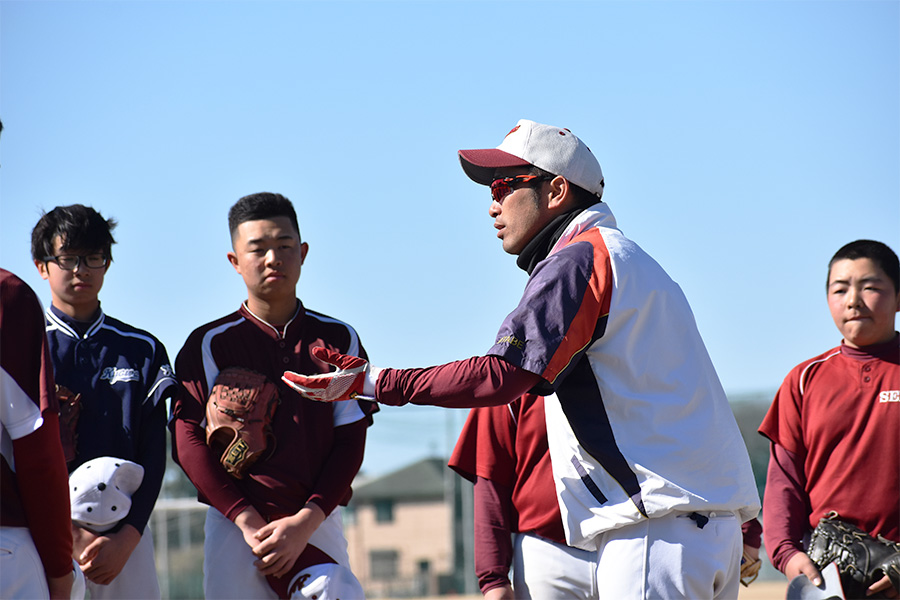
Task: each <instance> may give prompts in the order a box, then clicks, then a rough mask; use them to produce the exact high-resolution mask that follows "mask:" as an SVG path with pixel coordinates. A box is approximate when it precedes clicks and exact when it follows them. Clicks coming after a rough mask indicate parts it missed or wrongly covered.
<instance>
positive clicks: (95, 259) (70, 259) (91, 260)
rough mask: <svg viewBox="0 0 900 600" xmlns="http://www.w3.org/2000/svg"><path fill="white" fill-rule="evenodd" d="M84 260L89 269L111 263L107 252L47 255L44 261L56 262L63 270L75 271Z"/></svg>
mask: <svg viewBox="0 0 900 600" xmlns="http://www.w3.org/2000/svg"><path fill="white" fill-rule="evenodd" d="M82 261H84V265H85V266H86V267H88V268H89V269H102V268H103V267H105V266H106V265H108V264H109V257H108V256H106V255H105V254H86V255H84V256H77V255H76V256H45V257H44V262H55V263H56V264H57V266H58V267H59V268H60V269H62V270H63V271H74V270H75V269H77V268H78V265H80V264H81V263H82Z"/></svg>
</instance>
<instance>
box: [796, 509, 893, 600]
mask: <svg viewBox="0 0 900 600" xmlns="http://www.w3.org/2000/svg"><path fill="white" fill-rule="evenodd" d="M837 517H838V514H837V513H835V512H831V513H829V514H828V515H826V516H825V518H824V519H821V520H820V521H819V524H818V525H817V526H816V528H815V529H814V530H813V533H812V537H811V538H810V542H809V551H808V554H809V557H810V559H812V561H813V562H814V563H815V565H816V567H818V569H819V570H822V569H823V568H824V567H825V565H827V564H828V563H832V562H833V563H834V564H835V566H837V568H838V572H840V574H841V585H842V586H843V588H844V592H845V594H846V595H847V597H848V598H865V597H866V590H867V589H868V588H869V586H871V585H872V584H873V583H875V582H876V581H879V580H880V579H882V578H883V577H884V576H885V575H887V576H888V577H889V578H890V580H891V585H893V586H894V589H897V590H900V544H897V543H895V542H891V541H889V540H886V539H885V538H883V537H881V536H878V538H874V537H872V536H871V535H869V534H868V533H866V532H865V531H863V530H862V529H860V528H859V527H856V526H855V525H852V524H850V523H847V522H846V521H841V520H840V519H838V518H837Z"/></svg>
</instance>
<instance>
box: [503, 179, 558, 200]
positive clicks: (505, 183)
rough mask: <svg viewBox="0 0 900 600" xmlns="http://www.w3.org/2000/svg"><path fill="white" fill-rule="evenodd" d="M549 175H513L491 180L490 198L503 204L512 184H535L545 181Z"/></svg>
mask: <svg viewBox="0 0 900 600" xmlns="http://www.w3.org/2000/svg"><path fill="white" fill-rule="evenodd" d="M547 179H549V177H546V176H543V175H514V176H513V177H501V178H500V179H495V180H494V181H492V182H491V198H493V199H494V202H496V203H498V204H503V199H504V198H505V197H506V196H507V194H511V193H512V191H513V186H514V185H524V184H532V185H533V184H535V183H538V182H539V181H545V180H547Z"/></svg>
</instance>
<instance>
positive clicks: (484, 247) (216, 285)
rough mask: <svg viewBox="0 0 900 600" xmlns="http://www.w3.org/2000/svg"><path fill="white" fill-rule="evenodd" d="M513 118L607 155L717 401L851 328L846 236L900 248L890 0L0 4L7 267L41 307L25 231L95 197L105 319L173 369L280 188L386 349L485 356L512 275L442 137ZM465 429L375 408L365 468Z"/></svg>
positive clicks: (460, 139)
mask: <svg viewBox="0 0 900 600" xmlns="http://www.w3.org/2000/svg"><path fill="white" fill-rule="evenodd" d="M520 118H529V119H533V120H536V121H540V122H544V123H550V124H553V125H558V126H563V127H567V128H569V129H571V130H572V131H573V132H574V133H575V134H576V135H578V136H579V137H581V138H582V139H583V140H584V141H585V142H586V143H587V144H588V145H589V146H590V147H591V148H592V150H593V151H594V153H595V154H596V155H597V157H598V159H599V161H600V164H601V165H602V166H603V170H604V173H605V175H606V181H607V186H606V195H605V198H604V199H605V200H606V201H607V202H608V203H609V205H610V206H611V208H612V210H613V212H614V213H615V215H616V217H617V219H618V221H619V225H620V227H621V228H622V229H623V231H624V232H625V233H626V234H627V235H628V236H629V237H631V238H632V239H634V240H635V241H637V242H638V243H639V244H641V245H642V246H643V247H644V248H645V249H647V250H648V251H649V252H650V253H651V254H652V255H653V256H654V257H655V258H656V259H657V260H658V261H659V262H660V263H661V264H662V265H663V266H664V267H665V268H666V269H667V270H668V271H669V273H670V274H671V275H672V277H673V278H674V279H675V280H676V281H677V282H678V283H679V284H680V285H681V286H682V288H683V289H684V290H685V292H686V294H687V296H688V298H689V299H690V301H691V304H692V306H693V309H694V313H695V316H696V319H697V322H698V325H699V327H700V330H701V333H702V334H703V336H704V339H705V340H706V343H707V346H708V348H709V351H710V355H711V356H712V359H713V362H714V363H715V365H716V367H717V369H718V371H719V374H720V377H721V379H722V382H723V385H724V386H725V389H726V390H727V391H728V392H729V393H730V394H743V393H751V392H759V391H761V392H764V393H770V392H772V391H774V389H775V388H777V386H778V385H779V383H780V382H781V380H782V378H783V377H784V375H785V374H786V373H787V372H788V370H789V369H790V368H791V367H792V366H794V365H795V364H797V363H798V362H800V361H801V360H803V359H805V358H808V357H811V356H813V355H815V354H818V353H819V352H821V351H824V350H825V349H827V348H829V347H831V346H834V345H836V344H837V343H839V341H840V336H839V334H838V332H837V330H836V329H835V328H834V326H833V324H832V322H831V318H830V316H829V314H828V310H827V307H826V304H825V298H824V278H825V266H826V264H827V262H828V260H829V258H830V257H831V255H832V254H833V253H834V251H835V250H837V248H839V247H840V246H841V245H843V244H844V243H846V242H848V241H851V240H854V239H858V238H863V237H865V238H873V239H878V240H882V241H884V242H886V243H888V244H889V245H891V246H892V247H893V248H894V249H895V250H900V3H898V2H897V1H889V2H879V1H868V0H853V1H847V2H841V1H828V2H816V1H801V2H782V1H777V2H756V1H754V2H737V1H734V2H731V1H713V0H709V1H704V2H682V1H672V2H661V1H659V2H645V1H641V0H635V1H631V2H624V1H619V2H600V1H598V2H474V1H468V2H376V1H373V2H341V1H337V2H290V1H281V2H265V1H257V2H240V1H230V2H212V1H203V2H200V1H197V2H164V1H153V2H139V1H128V2H77V1H63V2H47V1H42V0H29V1H27V2H26V1H11V0H0V119H2V121H3V124H4V127H5V129H4V131H3V135H2V142H0V165H2V168H0V266H2V267H4V268H7V269H10V270H12V271H14V272H16V273H17V274H19V275H21V276H22V277H23V278H24V279H25V280H26V281H28V282H29V283H30V284H31V285H32V286H33V287H34V288H35V289H36V290H37V291H38V293H39V294H40V296H41V298H42V300H43V301H44V302H45V303H49V300H50V297H49V290H48V289H47V286H46V284H45V283H44V282H43V281H42V280H41V279H40V278H39V276H38V274H37V272H36V270H35V268H34V266H33V265H32V263H31V262H30V255H29V236H30V231H31V228H32V227H33V225H34V223H35V222H36V221H37V219H38V218H39V216H40V214H41V211H42V210H44V209H47V210H49V209H51V208H53V207H54V206H57V205H61V204H71V203H83V204H88V205H92V206H94V207H95V208H97V209H98V210H100V211H101V213H103V214H104V216H107V217H114V218H116V219H117V220H118V221H119V222H120V225H119V227H118V229H117V231H116V237H117V239H118V242H119V243H118V244H117V246H116V247H115V248H114V255H115V262H114V264H113V266H112V268H111V270H110V272H109V274H108V276H107V278H106V283H105V286H104V289H103V292H102V293H101V300H102V301H103V306H104V309H105V310H106V311H107V312H108V313H109V314H111V315H113V316H116V317H118V318H120V319H122V320H125V321H127V322H130V323H132V324H134V325H136V326H139V327H142V328H145V329H148V330H149V331H151V332H153V333H154V334H155V335H157V337H159V338H160V339H161V340H162V341H163V342H164V343H165V345H166V347H167V349H168V351H169V355H170V357H171V358H172V359H173V360H174V357H175V355H176V354H177V352H178V350H179V348H180V347H181V345H182V343H183V342H184V340H185V338H186V337H187V335H188V334H189V333H190V331H191V330H192V329H193V328H195V327H197V326H198V325H200V324H202V323H205V322H207V321H210V320H213V319H215V318H217V317H219V316H222V315H225V314H227V313H229V312H231V311H233V310H235V309H236V308H237V306H238V305H239V303H240V302H241V300H242V299H243V298H244V297H245V290H244V287H243V284H242V281H241V279H240V277H239V276H238V275H236V274H235V273H234V272H233V270H232V269H231V267H230V266H229V265H228V263H227V260H226V258H225V253H226V252H227V251H228V249H229V239H228V232H227V225H226V214H227V210H228V208H229V207H230V206H231V204H233V203H234V201H235V200H237V199H238V198H239V197H241V196H243V195H245V194H248V193H252V192H258V191H273V192H280V193H283V194H285V195H286V196H288V197H289V198H291V199H292V200H293V202H294V204H295V206H296V208H297V212H298V215H299V218H300V224H301V231H302V234H303V237H304V239H305V240H306V241H307V242H309V244H310V247H311V248H310V254H309V256H308V258H307V262H306V265H305V266H304V269H303V274H302V276H301V279H300V285H299V290H298V295H299V296H300V298H301V299H302V300H303V301H304V303H305V304H306V305H307V306H308V307H310V308H313V309H316V310H320V311H322V312H325V313H327V314H330V315H332V316H334V317H337V318H341V319H344V320H346V321H348V322H350V323H352V324H353V325H354V326H355V327H356V328H357V330H358V331H359V333H360V335H361V337H362V340H363V344H364V345H365V347H366V349H367V350H368V352H369V355H370V357H371V359H372V362H373V363H374V364H376V365H378V366H392V367H411V366H428V365H431V364H439V363H442V362H446V361H449V360H454V359H457V358H466V357H469V356H472V355H477V354H481V353H483V352H485V351H486V350H487V349H488V348H489V347H490V346H491V344H492V342H493V337H494V334H495V333H496V331H497V329H498V328H499V325H500V323H501V321H502V320H503V317H504V316H505V315H506V313H507V312H509V311H510V310H512V308H513V307H514V306H515V305H516V303H517V301H518V298H519V295H520V293H521V290H522V287H523V285H524V283H525V278H526V277H525V274H524V273H523V272H521V271H519V270H518V269H517V268H516V266H515V261H514V257H511V256H508V255H506V254H504V253H503V251H502V250H501V248H500V243H499V240H497V239H496V238H495V236H494V230H493V228H492V225H491V219H490V218H489V217H488V214H487V210H488V206H489V195H488V192H487V190H486V188H483V187H480V186H477V185H476V184H474V183H472V182H471V181H469V180H468V179H467V178H466V177H465V175H464V174H463V173H462V170H461V169H460V167H459V163H458V160H457V158H456V151H457V150H458V149H460V148H483V147H492V146H496V145H497V144H499V143H500V141H501V140H502V138H503V136H504V134H505V133H506V132H507V131H508V130H509V129H510V128H511V127H512V126H513V125H514V124H515V123H516V121H517V120H518V119H520ZM464 418H465V412H464V411H445V410H442V409H434V408H418V407H405V408H400V409H391V408H386V409H384V410H383V411H382V412H381V413H380V415H379V417H378V419H377V423H376V425H375V427H374V428H373V429H372V430H371V433H370V436H369V445H368V450H367V457H366V462H365V464H364V469H365V470H366V471H368V472H369V473H370V474H378V473H382V472H385V471H387V470H390V469H393V468H396V467H398V466H402V465H405V464H406V463H408V462H410V461H412V460H415V459H418V458H421V457H424V456H427V455H431V454H444V453H446V452H447V451H448V448H449V446H450V445H451V444H452V442H453V441H454V440H455V437H456V432H457V431H458V430H459V428H460V427H461V425H462V423H463V421H464Z"/></svg>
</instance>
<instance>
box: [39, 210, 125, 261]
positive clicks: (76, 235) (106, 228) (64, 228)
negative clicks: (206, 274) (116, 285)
mask: <svg viewBox="0 0 900 600" xmlns="http://www.w3.org/2000/svg"><path fill="white" fill-rule="evenodd" d="M116 225H118V223H117V222H116V220H115V219H104V218H103V216H102V215H101V214H100V213H99V212H97V211H96V210H94V209H93V208H91V207H90V206H84V205H83V204H72V205H70V206H57V207H56V208H54V209H53V210H51V211H50V212H44V213H42V214H41V218H40V220H39V221H38V222H37V225H35V226H34V229H32V230H31V257H32V258H33V259H34V260H36V261H43V260H44V259H45V258H47V257H48V256H52V255H53V240H54V239H56V237H57V236H59V239H60V243H61V246H60V250H82V251H92V250H100V251H102V252H103V254H104V255H105V256H106V257H107V258H109V260H112V245H113V244H115V243H116V240H115V239H114V238H113V236H112V231H113V229H115V228H116Z"/></svg>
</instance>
